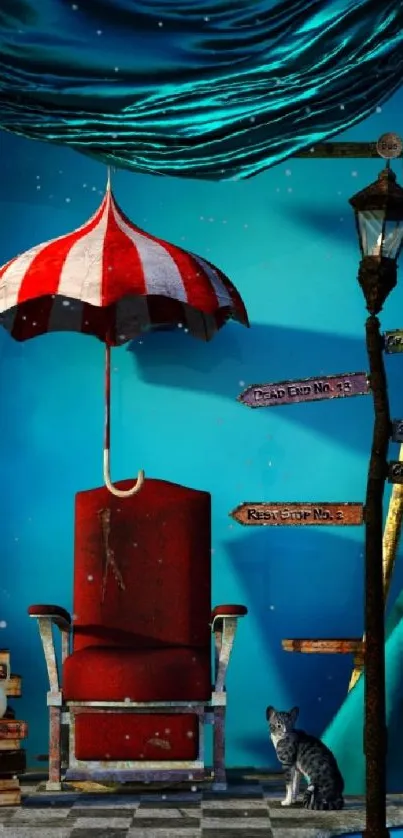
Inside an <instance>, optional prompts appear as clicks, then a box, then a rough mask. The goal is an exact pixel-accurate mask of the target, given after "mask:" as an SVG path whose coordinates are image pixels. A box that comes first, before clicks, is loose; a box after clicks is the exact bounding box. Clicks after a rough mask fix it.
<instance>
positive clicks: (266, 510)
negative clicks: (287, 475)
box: [230, 463, 403, 527]
mask: <svg viewBox="0 0 403 838" xmlns="http://www.w3.org/2000/svg"><path fill="white" fill-rule="evenodd" d="M401 465H403V463H402V464H401ZM230 516H231V518H234V519H235V521H238V523H239V524H243V525H244V526H261V527H267V526H269V527H270V526H271V527H281V526H283V527H284V526H320V525H328V526H332V525H333V526H345V527H346V526H347V527H351V526H356V525H359V524H362V523H363V520H364V507H363V505H362V503H326V502H318V503H262V502H259V503H252V502H251V503H241V504H240V505H239V506H237V507H236V509H234V510H233V511H232V512H230Z"/></svg>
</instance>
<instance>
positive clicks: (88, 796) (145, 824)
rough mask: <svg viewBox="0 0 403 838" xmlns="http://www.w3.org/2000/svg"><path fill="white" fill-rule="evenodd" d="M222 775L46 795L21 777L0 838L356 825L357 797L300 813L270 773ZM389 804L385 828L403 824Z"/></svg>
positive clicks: (323, 836) (281, 836)
mask: <svg viewBox="0 0 403 838" xmlns="http://www.w3.org/2000/svg"><path fill="white" fill-rule="evenodd" d="M229 775H230V776H229V778H228V779H229V785H228V790H227V791H226V792H213V791H212V790H211V786H209V784H204V785H203V787H202V788H200V787H199V788H198V789H197V790H193V791H192V790H191V789H189V788H186V787H175V788H173V787H166V788H165V789H163V788H161V787H159V788H158V790H156V789H154V790H153V789H152V787H151V786H150V787H149V789H148V791H146V788H147V787H144V786H142V787H136V790H133V788H132V787H131V788H130V789H126V790H123V789H122V790H119V791H118V792H116V791H114V792H113V793H112V792H110V791H105V790H103V791H95V792H90V793H89V792H87V791H79V790H71V788H70V789H66V790H64V791H62V792H58V793H54V792H46V791H45V790H44V784H43V782H42V783H38V782H37V781H36V782H33V781H32V780H31V781H30V780H29V778H28V777H25V778H24V779H23V780H22V782H21V786H22V793H23V800H22V805H21V806H19V807H13V808H6V807H4V808H0V838H234V836H236V838H264V836H266V838H294V836H295V838H299V837H300V838H319V836H320V838H330V836H332V835H341V834H342V833H343V832H345V831H346V832H347V831H355V830H361V829H362V826H363V800H362V799H361V798H350V799H349V800H348V801H347V806H346V809H345V810H344V812H343V813H336V812H323V813H321V812H309V813H308V812H306V811H305V810H304V809H301V808H300V807H298V805H297V806H296V807H293V808H291V809H289V808H283V807H281V806H280V800H281V799H282V797H283V796H284V786H283V783H282V782H281V781H280V780H279V779H278V778H277V777H272V778H270V777H261V775H256V778H254V777H253V776H252V777H250V776H249V778H247V777H245V774H244V775H240V774H239V773H238V774H236V773H235V772H229ZM258 776H259V777H261V779H258ZM193 788H195V787H193ZM389 804H390V805H389V809H388V820H389V825H390V826H392V825H400V824H403V796H395V797H394V798H393V799H391V800H390V801H389Z"/></svg>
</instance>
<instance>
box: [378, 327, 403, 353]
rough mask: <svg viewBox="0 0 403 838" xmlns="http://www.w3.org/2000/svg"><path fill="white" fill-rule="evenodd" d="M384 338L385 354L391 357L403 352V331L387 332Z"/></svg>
mask: <svg viewBox="0 0 403 838" xmlns="http://www.w3.org/2000/svg"><path fill="white" fill-rule="evenodd" d="M383 338H384V345H385V352H387V353H388V354H389V355H396V354H397V353H398V352H403V329H394V330H393V331H392V332H385V334H384V336H383Z"/></svg>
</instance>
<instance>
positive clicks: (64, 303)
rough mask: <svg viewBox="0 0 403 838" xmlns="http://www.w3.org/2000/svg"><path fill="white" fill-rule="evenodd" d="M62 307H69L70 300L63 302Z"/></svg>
mask: <svg viewBox="0 0 403 838" xmlns="http://www.w3.org/2000/svg"><path fill="white" fill-rule="evenodd" d="M62 305H64V306H69V305H70V300H63V303H62Z"/></svg>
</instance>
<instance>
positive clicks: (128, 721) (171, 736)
mask: <svg viewBox="0 0 403 838" xmlns="http://www.w3.org/2000/svg"><path fill="white" fill-rule="evenodd" d="M139 721H141V724H139ZM94 730H96V731H97V736H94ZM198 745H199V728H198V719H197V716H195V715H190V714H189V715H188V714H187V713H186V714H185V713H184V714H180V715H176V716H175V715H173V714H169V713H166V714H159V713H158V714H156V715H151V714H148V715H144V716H142V717H141V719H139V716H133V715H131V714H123V713H120V714H119V713H110V714H106V713H105V714H101V713H99V714H95V713H89V714H88V715H87V714H85V715H82V716H77V719H76V757H77V759H84V760H87V759H88V760H158V761H159V760H193V759H197V752H198Z"/></svg>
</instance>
